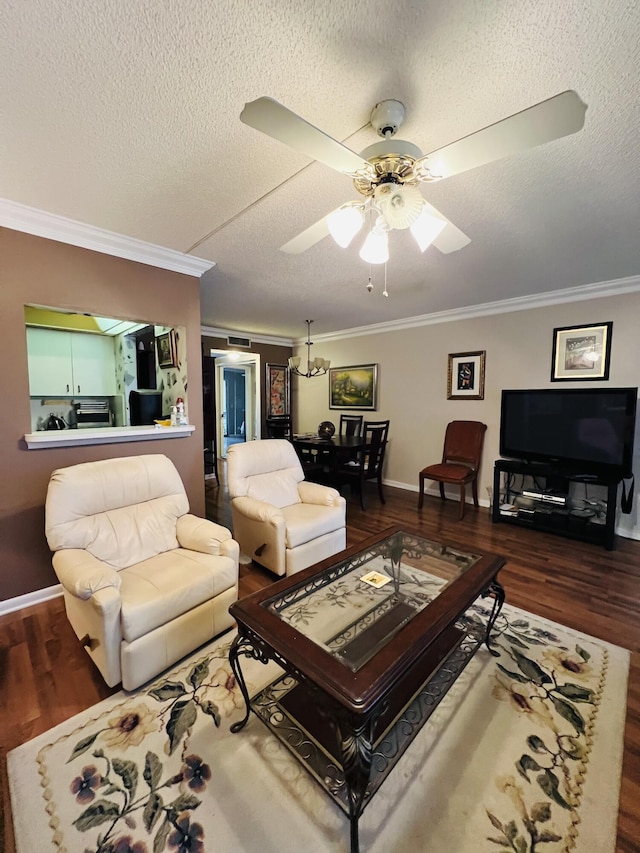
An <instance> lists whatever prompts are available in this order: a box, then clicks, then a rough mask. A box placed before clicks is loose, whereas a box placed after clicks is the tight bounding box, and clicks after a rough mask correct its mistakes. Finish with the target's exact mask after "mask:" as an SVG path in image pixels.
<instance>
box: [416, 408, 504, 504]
mask: <svg viewBox="0 0 640 853" xmlns="http://www.w3.org/2000/svg"><path fill="white" fill-rule="evenodd" d="M486 431H487V425H486V424H483V423H481V422H480V421H451V422H450V423H449V424H447V429H446V432H445V435H444V448H443V451H442V461H441V462H436V463H435V465H427V467H426V468H423V469H422V471H420V477H419V480H420V482H419V496H418V509H422V503H423V499H424V482H425V480H435V481H436V482H437V483H438V485H439V488H440V498H441V500H445V494H444V486H445V483H448V484H450V485H452V486H458V488H459V490H460V512H459V517H460V520H462V519H463V518H464V511H465V507H466V499H465V487H466V486H467V485H471V494H472V497H473V503H474V504H475V506H478V474H479V471H480V462H481V461H482V448H483V446H484V434H485V432H486Z"/></svg>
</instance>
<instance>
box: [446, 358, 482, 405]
mask: <svg viewBox="0 0 640 853" xmlns="http://www.w3.org/2000/svg"><path fill="white" fill-rule="evenodd" d="M485 356H486V351H485V350H481V351H479V352H456V353H451V354H450V355H449V368H448V371H447V400H484V366H485Z"/></svg>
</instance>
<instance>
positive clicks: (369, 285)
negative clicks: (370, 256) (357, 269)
mask: <svg viewBox="0 0 640 853" xmlns="http://www.w3.org/2000/svg"><path fill="white" fill-rule="evenodd" d="M367 290H368V291H369V293H371V291H372V290H373V282H372V281H371V264H369V281H368V283H367Z"/></svg>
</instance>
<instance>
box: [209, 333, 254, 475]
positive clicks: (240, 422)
mask: <svg viewBox="0 0 640 853" xmlns="http://www.w3.org/2000/svg"><path fill="white" fill-rule="evenodd" d="M211 355H212V356H215V359H216V373H215V394H216V401H218V403H219V405H218V422H217V425H216V427H217V442H216V444H217V448H218V453H219V457H220V458H221V459H224V458H225V457H226V455H227V448H228V447H229V445H230V444H236V443H237V442H238V441H253V440H254V439H256V438H260V411H261V407H260V356H259V354H258V353H239V352H230V351H229V350H211Z"/></svg>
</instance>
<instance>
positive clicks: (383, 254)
mask: <svg viewBox="0 0 640 853" xmlns="http://www.w3.org/2000/svg"><path fill="white" fill-rule="evenodd" d="M360 257H361V258H362V260H363V261H366V262H367V263H369V264H384V263H386V262H387V261H388V260H389V235H388V234H387V232H386V231H383V230H382V228H379V227H378V226H377V225H376V226H375V227H374V228H372V229H371V231H370V232H369V233H368V234H367V239H366V240H365V241H364V243H363V244H362V248H361V249H360Z"/></svg>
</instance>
